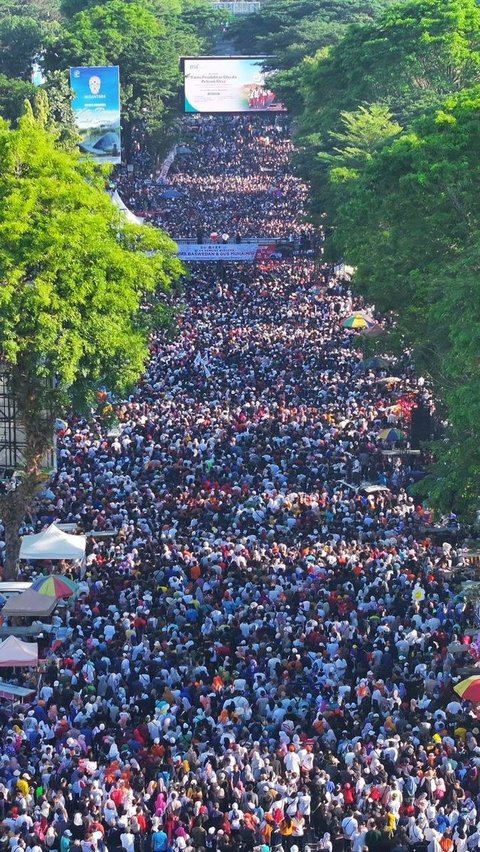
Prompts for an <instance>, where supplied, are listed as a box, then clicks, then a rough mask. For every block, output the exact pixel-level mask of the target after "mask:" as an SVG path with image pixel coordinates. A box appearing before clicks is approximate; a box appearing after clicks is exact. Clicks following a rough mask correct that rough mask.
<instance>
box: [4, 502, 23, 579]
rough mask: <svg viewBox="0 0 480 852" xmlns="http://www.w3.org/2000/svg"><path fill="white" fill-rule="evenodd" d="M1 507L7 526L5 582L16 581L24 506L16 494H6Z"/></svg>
mask: <svg viewBox="0 0 480 852" xmlns="http://www.w3.org/2000/svg"><path fill="white" fill-rule="evenodd" d="M0 506H1V513H2V518H3V523H4V526H5V565H4V569H3V578H4V580H15V578H16V576H17V571H18V557H19V554H20V536H19V534H18V530H19V527H20V524H21V523H22V521H23V517H24V506H23V505H20V503H19V501H18V500H17V496H16V494H15V492H10V493H9V494H4V495H3V496H2V500H1V504H0Z"/></svg>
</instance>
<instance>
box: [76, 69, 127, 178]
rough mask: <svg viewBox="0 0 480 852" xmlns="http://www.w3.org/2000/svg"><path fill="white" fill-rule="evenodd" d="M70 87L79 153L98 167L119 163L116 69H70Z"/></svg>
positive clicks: (117, 83) (118, 106) (118, 101)
mask: <svg viewBox="0 0 480 852" xmlns="http://www.w3.org/2000/svg"><path fill="white" fill-rule="evenodd" d="M70 86H71V88H72V90H73V93H74V97H73V101H72V109H73V113H74V116H75V123H76V125H77V128H78V132H79V134H80V137H81V141H80V143H79V148H80V151H81V152H82V154H85V155H88V156H90V157H94V158H95V159H96V160H98V162H101V163H120V162H121V159H122V157H121V141H120V75H119V69H118V65H110V66H101V67H85V68H70Z"/></svg>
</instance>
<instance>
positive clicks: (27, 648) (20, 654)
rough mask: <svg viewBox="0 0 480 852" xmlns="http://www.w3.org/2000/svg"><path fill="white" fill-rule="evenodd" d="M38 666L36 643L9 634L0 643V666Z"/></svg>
mask: <svg viewBox="0 0 480 852" xmlns="http://www.w3.org/2000/svg"><path fill="white" fill-rule="evenodd" d="M5 666H38V643H37V642H22V641H21V640H20V639H17V637H16V636H9V637H8V638H7V639H5V641H4V642H2V643H1V644H0V667H2V668H4V667H5Z"/></svg>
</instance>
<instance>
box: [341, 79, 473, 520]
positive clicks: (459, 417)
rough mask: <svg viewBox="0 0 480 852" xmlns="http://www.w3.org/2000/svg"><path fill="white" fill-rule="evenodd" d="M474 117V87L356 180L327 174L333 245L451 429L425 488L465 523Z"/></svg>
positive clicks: (352, 173) (349, 174) (468, 504)
mask: <svg viewBox="0 0 480 852" xmlns="http://www.w3.org/2000/svg"><path fill="white" fill-rule="evenodd" d="M479 114H480V86H477V87H474V88H472V89H470V90H464V91H462V92H460V93H458V94H457V95H454V96H452V97H451V98H449V99H447V100H446V102H445V103H444V105H443V107H442V108H441V109H438V110H432V111H430V112H429V113H428V114H426V115H425V116H423V117H422V118H420V119H418V120H417V121H416V122H414V124H413V126H412V128H411V129H410V130H409V132H407V133H404V134H402V135H401V136H398V137H397V138H396V139H394V141H392V142H391V144H388V145H386V146H385V147H384V148H383V149H382V150H381V151H380V152H379V153H378V154H377V156H374V157H371V158H370V159H368V161H365V163H364V166H363V168H362V170H361V171H358V170H342V169H333V171H332V172H331V180H332V182H333V183H334V184H335V183H336V184H337V189H338V200H337V214H336V219H335V222H336V244H337V246H339V247H341V249H342V250H343V252H344V253H345V256H347V257H348V258H349V261H351V262H352V263H353V264H355V265H356V266H357V273H356V282H357V284H358V286H360V287H361V288H362V290H363V291H364V292H365V293H366V296H367V298H368V299H369V300H371V301H373V302H374V303H375V304H376V305H377V306H378V307H379V308H380V310H389V311H390V310H391V311H394V312H395V314H396V315H397V334H398V335H399V336H400V338H401V339H402V341H403V342H407V344H408V345H411V346H413V347H414V350H415V354H416V360H417V364H418V367H419V369H421V370H423V371H427V372H428V373H429V374H430V375H431V376H432V378H433V379H434V382H435V387H436V389H437V392H438V393H439V395H440V396H441V399H442V401H443V403H444V404H445V405H446V411H447V412H448V418H449V420H450V430H449V433H448V437H447V438H446V439H445V440H444V441H442V442H441V443H440V444H439V445H438V446H437V453H438V463H437V465H436V467H435V469H434V474H435V475H433V474H432V475H431V476H430V477H429V478H428V480H427V484H428V486H429V488H430V490H431V491H432V493H433V494H434V496H435V498H436V502H437V505H438V506H440V507H441V508H443V509H446V508H451V506H452V505H453V506H455V507H456V508H457V509H460V510H461V511H462V512H463V513H464V514H466V515H468V514H469V513H470V514H471V515H472V514H473V513H474V512H475V510H476V509H477V508H478V501H479V493H480V491H479V488H478V477H479V474H480V450H479V442H478V434H479V427H478V423H479V422H480V395H479V392H478V391H479V382H480V378H479V372H478V367H479V352H480V333H479V326H480V290H479V288H478V270H479V268H480V251H479V248H478V237H477V232H478V228H479V227H480V200H479V197H478V193H477V191H476V186H477V180H478V179H479V178H480V164H479V158H478V116H479ZM453 459H455V460H456V461H455V462H454V463H453V462H452V460H453ZM467 459H468V463H467Z"/></svg>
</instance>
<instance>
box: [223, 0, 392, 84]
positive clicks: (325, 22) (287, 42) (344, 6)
mask: <svg viewBox="0 0 480 852" xmlns="http://www.w3.org/2000/svg"><path fill="white" fill-rule="evenodd" d="M391 3H392V0H266V2H264V3H262V7H261V9H260V10H259V11H258V12H256V13H255V14H253V15H249V16H248V18H245V19H241V18H237V19H236V21H234V22H233V25H232V27H231V29H230V33H231V36H232V37H233V39H234V42H235V46H236V48H237V50H238V51H239V52H240V53H246V54H251V53H254V54H258V55H262V54H264V55H266V56H270V55H271V56H272V62H271V64H272V67H274V68H277V69H283V70H284V69H289V68H293V67H294V66H296V65H297V64H298V63H299V62H301V61H302V60H303V59H304V57H305V56H311V55H313V54H315V53H316V51H317V50H319V49H320V48H324V47H328V46H331V45H334V44H338V43H339V42H340V41H341V39H342V38H343V36H344V35H345V32H346V28H347V27H348V26H349V25H350V24H353V23H358V24H363V23H366V22H369V21H371V20H372V19H373V18H374V17H376V16H377V15H379V14H380V13H381V12H382V11H383V10H384V9H385V8H386V7H387V6H388V5H389V4H391Z"/></svg>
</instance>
